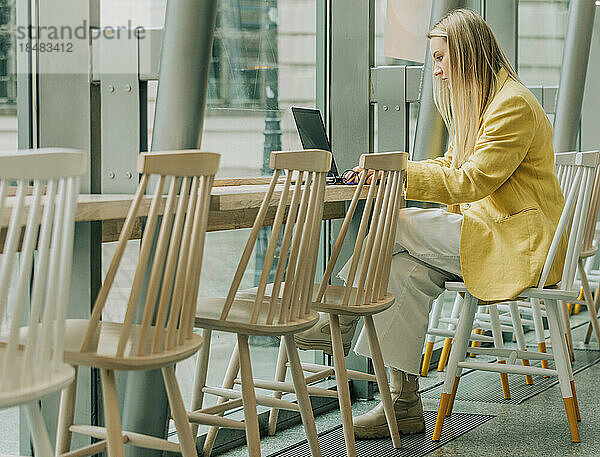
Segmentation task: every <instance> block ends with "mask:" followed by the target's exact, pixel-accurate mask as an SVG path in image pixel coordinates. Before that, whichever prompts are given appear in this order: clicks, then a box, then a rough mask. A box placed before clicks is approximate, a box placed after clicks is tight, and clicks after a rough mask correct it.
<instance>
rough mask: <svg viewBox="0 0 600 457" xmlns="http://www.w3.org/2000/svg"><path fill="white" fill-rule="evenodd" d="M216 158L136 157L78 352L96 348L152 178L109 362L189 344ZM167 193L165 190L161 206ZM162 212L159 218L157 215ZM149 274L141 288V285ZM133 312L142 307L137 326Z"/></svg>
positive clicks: (189, 154)
mask: <svg viewBox="0 0 600 457" xmlns="http://www.w3.org/2000/svg"><path fill="white" fill-rule="evenodd" d="M220 158H221V156H220V155H219V154H214V153H210V152H199V151H196V150H187V151H171V152H150V153H143V154H140V156H139V158H138V173H140V174H141V178H140V182H139V186H138V189H137V192H136V194H135V197H134V200H133V202H132V204H131V207H130V208H129V213H128V214H127V218H126V219H125V224H124V226H123V229H122V231H121V234H120V236H119V242H118V244H117V248H116V250H115V254H114V256H113V258H112V261H111V264H110V266H109V268H108V272H107V274H106V278H105V280H104V283H103V284H102V287H101V289H100V292H99V293H98V297H97V298H96V303H95V304H94V308H93V310H92V316H91V318H90V322H89V325H88V328H87V332H86V335H85V338H84V340H83V343H82V345H81V351H82V352H93V351H95V350H96V345H97V343H98V341H97V329H98V326H99V322H100V318H101V316H102V310H103V309H104V306H105V304H106V299H107V297H108V293H109V292H110V289H111V287H112V285H113V282H114V279H115V275H116V273H117V270H118V268H119V264H120V262H121V259H122V257H123V253H124V251H125V247H126V244H127V241H128V240H129V238H130V236H131V233H132V231H133V228H134V225H135V221H136V219H137V218H138V217H139V216H138V213H139V211H140V207H141V203H142V200H143V198H144V195H145V193H146V190H147V187H148V184H149V180H150V177H151V176H153V175H156V176H157V177H158V179H157V180H156V185H155V188H154V190H153V196H152V200H151V203H150V209H149V212H148V216H147V220H146V224H145V227H144V234H143V237H142V241H141V247H140V252H139V258H138V262H137V267H136V270H135V273H134V277H133V283H132V286H131V292H130V294H129V299H128V302H127V308H126V311H125V317H124V319H123V325H122V327H121V330H120V334H119V341H118V345H117V348H116V352H115V354H114V356H115V357H124V356H131V357H135V356H148V355H152V354H157V353H160V352H163V351H165V350H171V349H174V348H176V347H177V346H179V345H182V344H184V343H185V341H186V340H188V339H189V338H191V336H192V330H193V323H194V319H193V316H194V311H195V309H196V300H197V296H198V287H199V283H200V270H201V266H202V257H203V252H204V239H205V234H206V227H207V221H208V209H209V206H210V194H211V190H212V185H213V181H214V176H215V174H216V172H217V170H218V169H219V161H220ZM165 189H168V191H167V195H166V203H164V198H165V197H164V195H163V191H164V190H165ZM163 203H164V205H163ZM163 206H164V211H163V215H162V218H161V217H160V215H159V213H160V210H161V209H162V208H163ZM148 274H149V279H148V282H147V287H144V280H145V278H146V277H147V275H148ZM139 306H142V307H143V308H142V309H143V314H142V321H141V324H140V325H139V327H138V326H134V318H135V316H136V312H137V309H138V307H139ZM103 355H104V354H103Z"/></svg>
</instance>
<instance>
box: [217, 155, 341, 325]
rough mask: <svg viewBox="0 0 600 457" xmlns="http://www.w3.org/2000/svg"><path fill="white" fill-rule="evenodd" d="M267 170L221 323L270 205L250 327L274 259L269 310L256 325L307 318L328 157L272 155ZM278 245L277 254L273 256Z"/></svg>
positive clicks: (315, 265) (225, 316) (259, 306)
mask: <svg viewBox="0 0 600 457" xmlns="http://www.w3.org/2000/svg"><path fill="white" fill-rule="evenodd" d="M270 166H271V168H273V169H274V173H273V177H272V179H271V183H270V185H269V189H268V191H267V193H266V195H265V197H264V199H263V201H262V204H261V206H260V209H259V212H258V215H257V216H256V219H255V221H254V225H253V227H252V230H251V232H250V237H249V239H248V242H247V243H246V246H245V248H244V251H243V253H242V258H241V260H240V262H239V264H238V267H237V270H236V272H235V275H234V278H233V281H232V283H231V287H230V289H229V293H228V295H227V298H226V301H225V304H224V306H223V310H222V313H221V319H222V320H226V319H227V317H228V315H229V312H230V310H231V307H232V305H233V302H234V299H235V297H236V294H237V292H238V289H239V286H240V283H241V280H242V277H243V274H244V271H245V270H246V267H247V266H248V261H249V260H250V256H251V254H252V251H253V249H254V246H255V245H256V241H257V239H258V234H259V231H260V229H261V228H262V227H263V225H265V218H266V216H267V211H268V209H269V206H273V203H275V204H276V205H277V210H276V213H275V220H274V222H273V228H272V230H271V235H270V238H269V243H268V246H267V251H266V253H265V261H264V264H263V268H262V271H261V275H260V280H259V284H258V290H257V292H256V296H255V299H254V302H253V303H252V305H251V306H252V313H251V315H250V322H249V323H250V324H257V323H259V317H260V311H261V309H262V305H263V301H264V300H265V299H266V298H265V291H266V288H267V283H268V281H269V277H270V275H271V270H272V267H273V263H274V261H275V258H278V260H277V266H276V270H275V278H274V282H273V289H272V293H271V294H270V297H267V299H268V300H269V305H268V311H267V314H266V317H265V320H264V322H263V321H261V322H260V323H261V324H267V325H271V324H273V323H277V324H288V323H292V322H295V321H298V320H300V319H303V318H305V317H306V316H307V315H308V314H310V305H311V303H312V294H313V286H314V277H315V271H316V267H317V256H318V246H319V235H320V232H321V221H322V219H323V205H324V200H325V180H326V177H327V173H328V171H329V170H330V168H331V153H330V152H329V151H324V150H319V149H308V150H304V151H286V152H273V153H271V163H270ZM282 172H285V173H286V177H285V182H284V184H283V188H282V189H281V191H280V193H279V196H277V197H274V195H275V188H276V185H277V183H278V182H279V177H280V176H281V174H282ZM290 199H291V201H290ZM284 226H285V228H284ZM282 232H283V233H282ZM280 241H281V242H280ZM278 245H280V249H279V252H276V251H277V249H276V248H277V246H278ZM284 281H285V282H284ZM282 287H283V290H281V289H282Z"/></svg>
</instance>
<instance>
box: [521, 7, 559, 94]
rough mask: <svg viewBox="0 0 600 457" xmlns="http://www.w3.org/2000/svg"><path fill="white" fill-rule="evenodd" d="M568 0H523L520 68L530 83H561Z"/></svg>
mask: <svg viewBox="0 0 600 457" xmlns="http://www.w3.org/2000/svg"><path fill="white" fill-rule="evenodd" d="M568 17H569V1H568V0H552V1H543V0H519V39H518V42H517V43H518V55H519V62H518V72H519V76H520V77H521V79H522V80H523V82H524V83H525V84H526V85H528V86H558V83H559V79H560V69H561V64H562V57H563V45H564V39H565V33H566V31H567V20H568Z"/></svg>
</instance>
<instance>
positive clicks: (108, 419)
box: [100, 368, 125, 457]
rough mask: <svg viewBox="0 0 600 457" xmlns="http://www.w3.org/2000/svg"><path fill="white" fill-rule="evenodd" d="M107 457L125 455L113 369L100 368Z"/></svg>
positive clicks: (122, 456) (123, 456) (121, 456)
mask: <svg viewBox="0 0 600 457" xmlns="http://www.w3.org/2000/svg"><path fill="white" fill-rule="evenodd" d="M100 382H101V383H102V401H103V403H104V422H105V425H106V440H107V442H108V446H107V450H108V457H125V447H124V446H123V433H122V428H121V417H120V416H119V402H118V400H117V387H116V384H115V372H114V370H107V369H105V368H100Z"/></svg>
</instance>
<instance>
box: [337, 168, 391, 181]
mask: <svg viewBox="0 0 600 457" xmlns="http://www.w3.org/2000/svg"><path fill="white" fill-rule="evenodd" d="M365 173H368V174H367V179H366V183H367V184H371V182H372V181H373V170H365V169H364V168H360V167H359V166H358V165H357V166H356V167H354V168H353V169H352V170H348V171H346V172H345V173H344V175H343V179H344V182H345V183H346V184H358V182H359V181H360V180H361V179H362V177H363V175H364V174H365ZM382 176H383V172H381V171H380V172H379V179H381V178H382Z"/></svg>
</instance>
